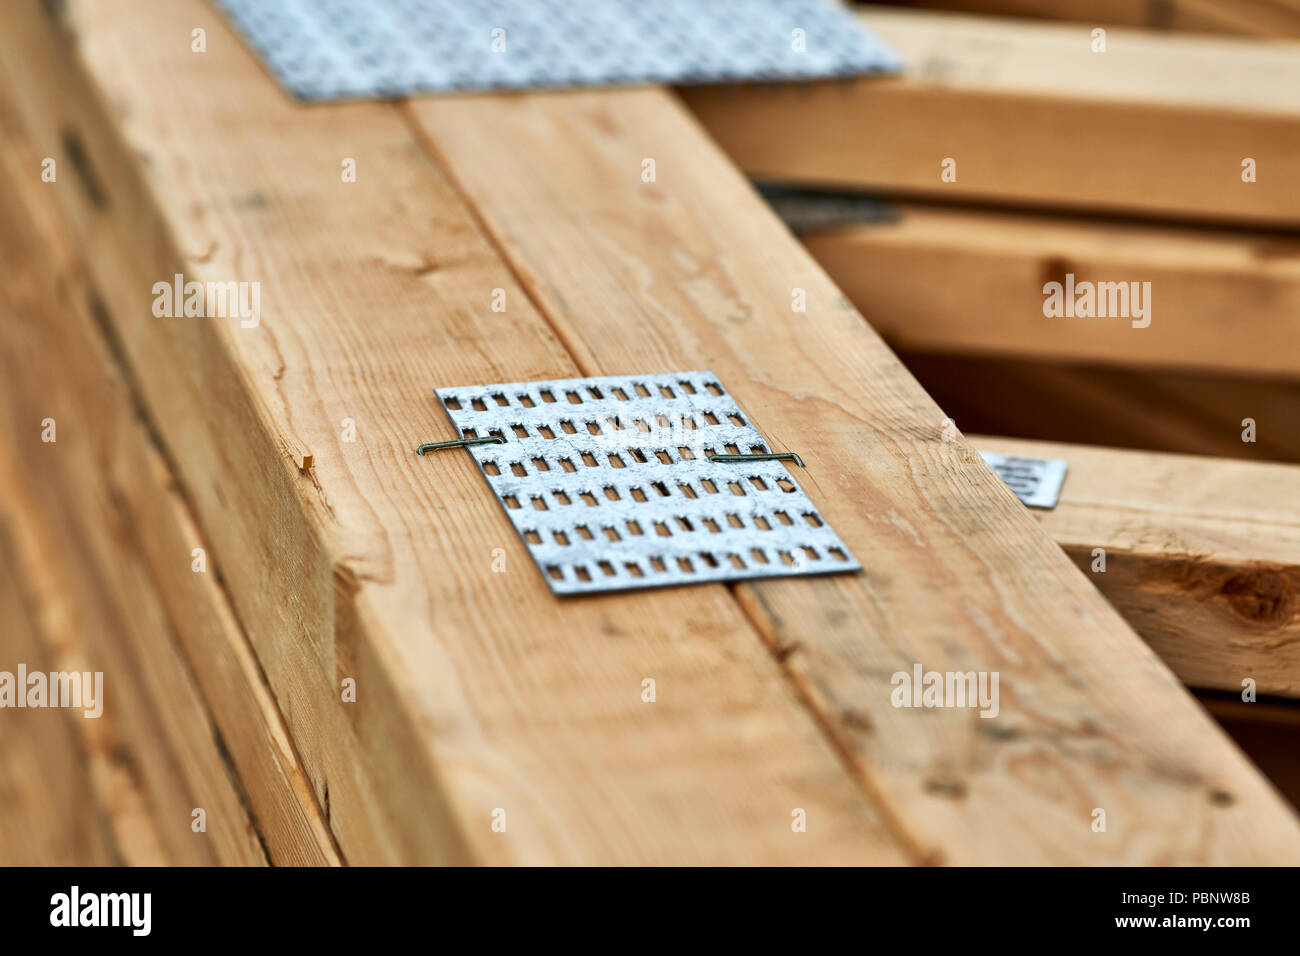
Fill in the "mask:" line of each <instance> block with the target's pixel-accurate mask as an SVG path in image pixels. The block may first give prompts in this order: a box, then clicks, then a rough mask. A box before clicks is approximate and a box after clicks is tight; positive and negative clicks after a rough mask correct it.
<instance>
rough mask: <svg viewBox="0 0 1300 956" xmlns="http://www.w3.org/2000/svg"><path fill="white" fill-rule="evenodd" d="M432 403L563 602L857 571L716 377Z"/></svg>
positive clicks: (576, 383)
mask: <svg viewBox="0 0 1300 956" xmlns="http://www.w3.org/2000/svg"><path fill="white" fill-rule="evenodd" d="M437 395H438V398H439V400H440V401H441V402H442V405H443V408H445V409H446V411H447V414H448V415H449V416H450V417H451V420H452V424H453V425H455V426H456V429H457V431H458V432H459V433H460V435H461V437H484V436H487V435H497V436H500V437H502V438H504V439H505V444H488V445H475V446H471V447H470V448H469V451H470V453H471V454H473V456H474V458H475V459H476V460H477V461H478V463H479V466H480V467H481V468H482V469H483V474H484V475H485V476H486V477H487V481H488V484H489V485H490V486H491V488H492V491H493V492H494V493H495V494H496V496H497V498H498V499H499V500H500V501H501V504H502V506H503V507H504V508H505V510H506V514H507V515H509V517H510V520H511V521H512V522H513V523H514V526H515V530H517V531H518V532H519V534H520V535H521V536H522V537H523V539H524V541H525V543H526V544H527V545H528V549H529V551H530V552H531V553H532V555H533V559H534V560H535V561H536V562H537V565H538V567H539V568H540V569H541V571H542V575H543V577H544V578H545V579H546V581H547V583H548V584H549V585H550V587H551V590H552V591H553V592H555V593H556V594H586V593H591V592H601V591H618V590H623V589H626V588H646V587H662V586H664V585H670V584H690V583H698V582H702V581H733V580H742V579H746V578H763V577H774V576H781V575H803V574H824V573H833V572H839V571H858V570H861V565H860V564H858V562H857V560H856V559H855V558H854V557H853V555H852V554H850V553H849V550H848V548H846V547H845V546H844V543H843V542H842V541H840V539H839V538H838V537H837V536H836V535H835V532H834V531H833V530H831V528H830V526H829V525H828V524H827V523H826V522H825V521H824V520H823V519H822V517H821V515H820V513H819V512H818V511H817V509H816V508H815V507H814V506H813V503H812V502H811V501H810V500H809V499H808V496H807V495H805V494H804V493H803V492H802V491H801V490H800V489H799V487H798V485H796V484H795V482H794V481H793V479H792V478H791V476H790V472H789V471H787V470H786V468H785V466H784V465H783V464H782V463H781V462H777V461H763V462H734V463H723V462H716V461H711V460H710V456H712V455H715V454H718V455H725V454H737V453H739V454H751V453H764V452H768V451H770V449H769V448H768V445H767V443H766V442H765V441H764V440H763V437H762V435H760V434H759V432H758V430H757V429H756V428H754V426H753V425H752V424H750V422H749V420H748V417H747V416H746V415H745V413H744V411H742V410H741V409H740V408H739V407H738V406H737V405H736V402H735V401H734V400H733V399H732V397H731V396H730V395H729V394H728V393H727V391H726V390H725V389H724V388H723V387H722V386H721V384H720V383H719V382H718V378H717V376H715V375H714V374H713V373H712V372H675V373H671V374H667V375H629V376H612V377H608V378H575V379H561V380H556V381H543V382H511V383H508V384H501V385H474V386H467V387H464V388H440V389H438V390H437Z"/></svg>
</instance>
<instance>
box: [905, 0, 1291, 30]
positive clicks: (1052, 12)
mask: <svg viewBox="0 0 1300 956" xmlns="http://www.w3.org/2000/svg"><path fill="white" fill-rule="evenodd" d="M886 2H896V3H898V5H899V6H909V7H928V8H931V9H939V10H954V11H960V12H963V13H985V14H993V15H996V16H1021V17H1041V18H1044V19H1050V20H1076V21H1078V22H1080V23H1085V24H1088V25H1089V26H1092V25H1094V24H1099V25H1102V26H1125V27H1142V28H1145V29H1153V30H1187V31H1193V32H1209V33H1229V34H1236V35H1240V36H1261V37H1300V6H1297V5H1295V0H886Z"/></svg>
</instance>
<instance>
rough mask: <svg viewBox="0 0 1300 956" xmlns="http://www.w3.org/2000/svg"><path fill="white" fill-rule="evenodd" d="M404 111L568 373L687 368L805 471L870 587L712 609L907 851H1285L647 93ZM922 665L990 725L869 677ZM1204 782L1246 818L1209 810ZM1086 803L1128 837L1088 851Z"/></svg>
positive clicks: (975, 856) (1190, 725) (1065, 574)
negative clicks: (779, 665) (799, 709)
mask: <svg viewBox="0 0 1300 956" xmlns="http://www.w3.org/2000/svg"><path fill="white" fill-rule="evenodd" d="M412 116H413V118H414V120H415V121H416V122H417V123H418V124H419V127H420V129H421V130H422V131H423V133H424V135H425V137H426V143H427V145H428V147H429V149H430V152H431V155H433V156H435V157H436V158H437V160H438V162H439V163H440V164H442V165H444V166H445V167H446V168H447V169H448V171H449V172H450V173H451V174H452V175H453V176H454V177H455V179H456V181H457V182H458V183H459V184H460V187H461V188H462V189H463V190H464V192H465V194H466V196H467V197H468V198H469V199H470V201H471V202H472V203H473V204H474V206H475V208H476V209H477V210H478V211H479V213H480V214H481V215H482V217H483V220H484V222H485V224H486V225H487V228H488V229H489V230H490V232H491V234H492V236H493V237H494V239H495V240H496V242H497V243H498V244H499V246H500V247H501V248H502V249H503V250H504V252H505V254H506V255H507V256H508V258H509V260H510V262H511V264H512V266H513V267H514V269H515V271H516V273H517V274H518V275H519V276H520V277H521V279H522V281H523V282H524V284H525V287H526V288H527V289H528V291H529V293H530V294H531V295H532V296H533V298H534V299H535V300H536V301H537V302H538V304H539V306H540V308H541V309H542V310H543V312H544V313H545V314H546V315H547V317H548V319H549V320H550V321H551V323H552V325H553V326H554V328H555V329H556V334H557V335H559V336H560V338H561V339H562V340H563V341H564V342H565V343H566V344H567V345H568V346H569V348H570V349H571V351H572V352H573V353H574V354H575V355H576V356H578V358H579V362H580V364H581V365H582V367H583V368H584V370H586V371H588V372H613V371H627V370H630V369H645V370H646V371H647V372H657V371H666V370H671V369H675V368H688V367H698V366H700V365H702V364H707V365H708V366H709V367H710V368H712V369H713V370H714V371H715V372H717V373H718V375H720V376H721V377H722V379H723V381H724V382H726V383H727V386H728V388H729V389H730V390H731V391H732V394H734V395H735V396H736V398H737V400H738V401H739V402H740V403H741V404H742V405H743V406H744V407H745V408H746V409H748V411H749V415H750V417H751V419H752V420H753V421H755V422H756V424H757V425H758V426H759V427H760V428H761V429H762V430H763V431H764V433H765V434H766V435H767V436H768V437H769V439H770V440H771V441H772V442H773V444H775V445H776V446H777V447H780V448H790V449H794V450H797V451H798V452H799V453H800V454H801V455H802V456H803V458H804V460H805V462H806V463H807V466H808V467H807V472H806V473H801V477H802V480H803V481H804V483H805V486H806V487H808V488H809V489H810V492H811V494H812V496H813V498H814V500H816V501H817V503H818V506H819V507H820V508H821V509H822V511H823V514H824V515H825V516H826V518H827V519H828V520H829V521H830V522H831V524H832V525H833V526H834V527H835V528H836V530H837V532H839V533H840V534H841V536H843V537H844V539H845V541H846V543H848V544H849V545H850V547H851V548H853V549H854V551H855V553H857V554H858V555H859V556H860V557H861V558H862V560H863V563H864V566H865V568H866V571H865V573H864V574H862V575H859V576H851V577H839V578H827V579H821V580H806V581H788V580H786V581H782V580H773V581H767V582H758V583H754V584H752V585H751V584H746V585H742V586H737V587H736V588H735V592H736V594H737V597H738V598H739V600H740V601H741V603H742V604H743V605H744V606H745V607H746V609H747V611H748V613H749V614H750V615H751V617H752V618H753V620H754V621H755V622H756V623H757V625H758V627H759V629H760V630H761V631H762V632H763V634H764V636H765V637H766V638H767V639H768V641H769V643H770V644H771V646H772V648H773V650H774V652H775V653H776V654H777V655H778V656H779V657H780V658H781V659H782V661H783V663H784V664H785V666H786V667H787V669H788V670H789V672H790V674H791V675H792V677H793V678H794V679H795V680H796V681H797V682H798V684H799V686H800V687H801V688H802V689H803V691H804V693H805V694H806V695H807V699H808V701H809V703H810V704H811V705H812V706H813V707H814V708H815V709H816V711H817V712H818V714H819V715H820V718H821V719H822V720H823V721H824V723H825V725H826V726H827V727H828V728H829V729H830V731H831V732H832V733H833V734H834V735H835V738H836V740H837V741H838V743H839V745H840V747H841V748H842V750H843V751H844V752H845V753H846V754H848V755H851V757H852V759H853V761H854V763H855V765H856V766H857V768H858V769H859V772H860V773H861V775H862V778H863V780H864V782H865V783H866V784H867V785H868V786H870V787H872V788H873V789H875V790H876V791H877V792H878V793H879V794H880V797H881V800H882V801H883V802H884V803H885V804H886V805H888V806H891V807H892V808H893V811H894V813H895V815H896V816H897V817H898V819H900V820H901V821H902V824H903V826H905V827H906V828H907V829H908V831H909V832H910V833H912V834H914V835H915V840H916V842H917V843H919V844H920V845H922V846H926V847H929V848H931V852H930V854H929V858H930V859H934V860H940V859H942V860H947V861H951V862H983V863H991V862H1012V861H1014V862H1021V863H1024V862H1048V861H1050V862H1057V863H1060V862H1067V861H1074V862H1082V861H1085V860H1086V861H1089V862H1093V863H1096V862H1099V861H1101V860H1107V861H1120V860H1124V861H1128V862H1135V861H1137V860H1146V861H1151V860H1161V861H1172V860H1193V859H1196V860H1222V859H1226V858H1229V857H1235V858H1238V859H1267V858H1273V857H1274V854H1276V853H1277V848H1278V846H1279V842H1278V841H1280V842H1282V843H1286V844H1287V845H1289V846H1293V847H1294V846H1295V843H1296V830H1295V821H1294V818H1293V816H1292V815H1291V812H1290V811H1289V810H1285V809H1282V808H1281V807H1280V805H1279V804H1278V802H1277V800H1276V797H1275V796H1274V795H1273V794H1272V792H1271V791H1270V790H1268V788H1267V787H1266V786H1261V781H1260V780H1259V778H1258V776H1257V775H1256V773H1255V772H1254V770H1253V769H1251V768H1249V767H1248V766H1246V765H1245V764H1244V763H1243V762H1242V761H1241V758H1240V756H1239V755H1238V754H1236V753H1235V752H1233V750H1232V748H1231V747H1229V746H1227V745H1226V740H1225V738H1224V737H1223V736H1222V735H1221V733H1220V732H1219V731H1218V730H1217V728H1215V727H1213V726H1212V724H1211V722H1210V721H1208V720H1207V719H1206V718H1205V716H1204V714H1203V713H1201V712H1200V711H1199V710H1198V709H1197V708H1196V707H1195V706H1193V705H1192V704H1191V701H1190V700H1189V698H1188V697H1187V695H1186V692H1185V691H1184V690H1183V689H1182V688H1181V687H1180V686H1178V684H1177V682H1176V681H1175V680H1174V679H1173V677H1172V675H1170V674H1169V673H1168V671H1167V670H1166V669H1165V668H1164V667H1163V666H1162V665H1160V664H1159V663H1158V661H1156V660H1155V659H1154V657H1153V656H1152V655H1151V654H1150V652H1149V651H1148V649H1147V648H1146V647H1145V646H1143V645H1141V644H1140V642H1138V641H1136V640H1135V639H1134V638H1135V635H1134V634H1133V633H1132V632H1131V631H1130V630H1129V628H1128V627H1127V626H1126V625H1124V624H1123V622H1122V621H1121V620H1120V619H1119V617H1118V616H1117V615H1116V614H1115V612H1114V611H1113V609H1112V608H1110V607H1109V606H1108V605H1106V604H1105V602H1104V601H1102V600H1101V598H1100V595H1099V594H1098V593H1097V592H1096V590H1095V589H1094V588H1093V587H1092V586H1091V585H1090V584H1089V583H1088V582H1087V581H1086V580H1085V579H1084V578H1083V577H1082V575H1080V574H1079V573H1078V571H1077V569H1075V568H1074V567H1072V566H1070V564H1069V562H1068V559H1066V558H1065V556H1064V555H1063V554H1062V553H1061V552H1060V550H1059V549H1058V548H1056V547H1055V545H1053V544H1052V543H1051V542H1050V540H1048V539H1047V538H1046V537H1045V536H1043V535H1042V533H1041V529H1038V528H1037V527H1035V524H1034V521H1033V519H1032V518H1030V517H1029V516H1028V515H1027V514H1026V513H1025V510H1024V509H1023V507H1021V506H1020V504H1019V502H1018V501H1016V500H1015V499H1014V497H1012V496H1011V494H1010V493H1009V492H1008V491H1007V490H1006V489H1005V488H1004V487H1003V486H1002V485H1001V483H1000V481H999V480H998V479H997V478H996V477H995V476H994V475H993V474H992V473H991V472H990V471H989V470H988V469H987V468H986V467H985V466H984V465H983V462H982V461H981V460H980V459H979V457H978V456H977V455H974V454H973V453H971V452H970V451H969V449H967V448H966V447H965V446H964V445H963V444H962V443H961V442H960V441H945V440H944V435H943V432H944V416H943V414H942V412H941V411H940V410H939V409H938V408H937V407H936V406H935V405H934V404H933V402H931V401H930V400H929V398H928V397H927V396H926V395H925V393H924V392H923V391H922V390H921V389H920V388H919V387H918V386H917V384H916V383H915V381H914V380H913V379H912V378H911V376H910V375H908V373H907V372H906V371H905V370H904V369H903V367H902V366H901V365H900V364H899V363H898V362H897V360H896V359H895V358H894V357H893V356H892V355H891V354H890V352H889V351H888V350H887V349H886V348H885V347H884V346H883V345H882V343H881V342H880V340H879V338H878V337H876V336H875V335H874V334H873V333H872V331H871V329H870V328H869V327H868V326H867V325H866V323H864V322H863V321H862V320H861V317H860V316H859V315H858V314H857V313H856V312H855V311H854V310H853V309H852V307H851V306H849V304H848V303H847V301H846V300H845V299H844V297H843V295H842V294H841V293H840V292H839V290H838V289H836V288H835V286H834V285H833V284H832V283H831V282H830V281H829V280H828V279H827V277H826V276H825V274H824V273H823V272H821V271H820V269H818V268H817V266H816V265H815V263H814V262H813V261H812V260H811V258H810V257H809V256H808V255H807V254H806V253H805V252H804V251H803V250H802V249H800V248H799V247H798V245H797V243H796V242H795V241H794V240H793V239H792V238H791V237H790V235H789V234H788V232H786V231H785V229H784V228H783V227H782V226H781V224H780V223H779V222H778V221H777V220H776V218H775V217H774V216H773V215H772V214H771V212H770V211H769V210H768V209H767V208H766V207H765V206H764V205H763V204H762V203H761V202H759V201H758V200H757V198H756V197H755V195H754V193H753V192H752V190H751V189H750V188H749V186H748V185H747V183H746V182H745V181H744V180H743V178H742V177H741V176H740V175H739V174H738V173H737V171H736V170H735V169H734V168H732V167H731V166H730V164H729V163H728V162H727V161H726V159H725V158H724V157H723V156H722V154H721V152H720V151H719V150H718V149H717V148H716V147H715V146H714V145H713V144H712V143H710V142H709V141H708V139H707V138H706V137H705V136H704V135H703V133H702V131H701V130H700V129H699V128H698V126H696V125H695V124H694V123H693V122H692V121H691V119H690V117H689V115H688V114H687V113H686V112H685V111H684V110H683V109H682V108H681V107H680V106H679V104H677V103H676V102H675V101H674V99H673V98H672V97H671V96H670V95H669V94H668V93H666V92H663V91H657V90H632V91H620V92H583V93H565V94H554V95H530V96H526V97H520V96H484V97H473V98H450V97H449V98H443V99H430V100H422V101H419V102H416V103H414V104H413V105H412ZM647 158H650V159H654V160H655V163H656V165H655V169H656V178H655V179H654V181H653V182H647V181H644V180H643V178H642V170H643V169H645V168H646V167H645V166H644V165H643V161H644V160H645V159H647ZM799 291H801V292H802V293H803V294H804V295H805V296H806V302H807V311H806V313H800V312H794V311H792V303H794V302H795V301H796V295H797V292H799ZM918 663H920V664H923V666H924V667H925V668H926V669H929V670H935V671H941V672H942V671H961V672H966V671H997V672H999V674H1000V675H1001V676H1000V680H1001V682H1002V688H1003V693H1002V706H1003V708H1004V709H1003V711H1002V712H1001V716H1000V719H999V720H997V721H989V720H983V719H980V718H976V717H973V716H972V715H971V714H970V712H968V711H963V710H956V709H948V710H935V711H929V712H925V713H924V715H923V716H922V715H921V714H920V713H919V712H918V711H915V710H911V709H904V708H896V707H893V706H891V703H890V690H891V685H890V681H891V676H892V675H893V674H894V673H896V672H898V671H900V670H903V671H906V670H909V669H911V668H912V667H913V666H914V665H916V664H918ZM990 728H994V729H990ZM1058 735H1063V736H1058ZM1066 741H1068V743H1067V742H1066ZM1211 751H1213V752H1214V753H1215V754H1217V756H1214V757H1213V758H1210V757H1209V753H1210V752H1211ZM1174 768H1177V769H1176V770H1175V769H1174ZM1225 772H1226V773H1227V774H1230V778H1225V777H1223V776H1221V775H1222V774H1224V773H1225ZM1229 780H1231V782H1229ZM1219 788H1223V789H1224V790H1225V791H1226V792H1230V793H1232V794H1234V796H1233V797H1232V802H1233V805H1234V806H1235V807H1238V808H1241V804H1238V803H1237V802H1236V801H1238V800H1241V801H1242V803H1250V804H1252V805H1254V806H1256V807H1258V808H1259V812H1262V813H1264V814H1266V815H1268V817H1269V822H1267V823H1265V822H1263V821H1262V820H1261V818H1260V817H1258V816H1256V815H1255V813H1254V811H1252V813H1250V814H1248V815H1240V816H1237V817H1236V819H1235V820H1234V819H1231V817H1232V816H1233V811H1232V810H1229V811H1228V814H1227V815H1226V816H1225V815H1223V814H1222V811H1223V810H1224V809H1225V808H1223V807H1219V806H1216V803H1221V802H1223V800H1222V798H1221V797H1220V798H1215V797H1214V796H1213V794H1214V793H1216V792H1218V790H1219ZM1247 793H1248V794H1249V796H1246V794H1247ZM1097 806H1106V807H1111V808H1114V814H1113V815H1112V817H1111V819H1112V820H1114V819H1116V818H1119V819H1121V820H1124V821H1126V822H1124V823H1121V824H1119V825H1118V826H1116V825H1115V824H1112V829H1111V831H1110V835H1109V836H1102V837H1100V838H1098V835H1097V834H1094V833H1092V832H1091V830H1090V827H1089V826H1088V824H1087V817H1088V814H1089V813H1090V812H1091V809H1092V808H1094V807H1097ZM1139 821H1141V822H1140V823H1139ZM1174 821H1179V822H1177V823H1175V822H1174ZM1130 826H1131V827H1132V829H1130ZM1257 827H1258V829H1256V828H1257ZM1120 831H1123V832H1124V834H1125V835H1124V836H1120ZM1229 831H1231V832H1233V833H1234V834H1235V836H1234V837H1233V838H1231V839H1230V840H1228V839H1225V838H1226V835H1227V833H1228V832H1229ZM1193 833H1195V834H1196V835H1195V836H1194V837H1193V836H1192V835H1191V834H1193ZM1266 834H1267V835H1266ZM1116 837H1119V839H1118V840H1116V839H1115V838H1116ZM1129 838H1131V840H1130V839H1129ZM1238 841H1244V842H1238ZM1247 844H1249V845H1250V849H1246V848H1245V847H1246V845H1247ZM1287 852H1288V853H1293V852H1294V850H1288V851H1287ZM1278 858H1280V856H1279V857H1278Z"/></svg>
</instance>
